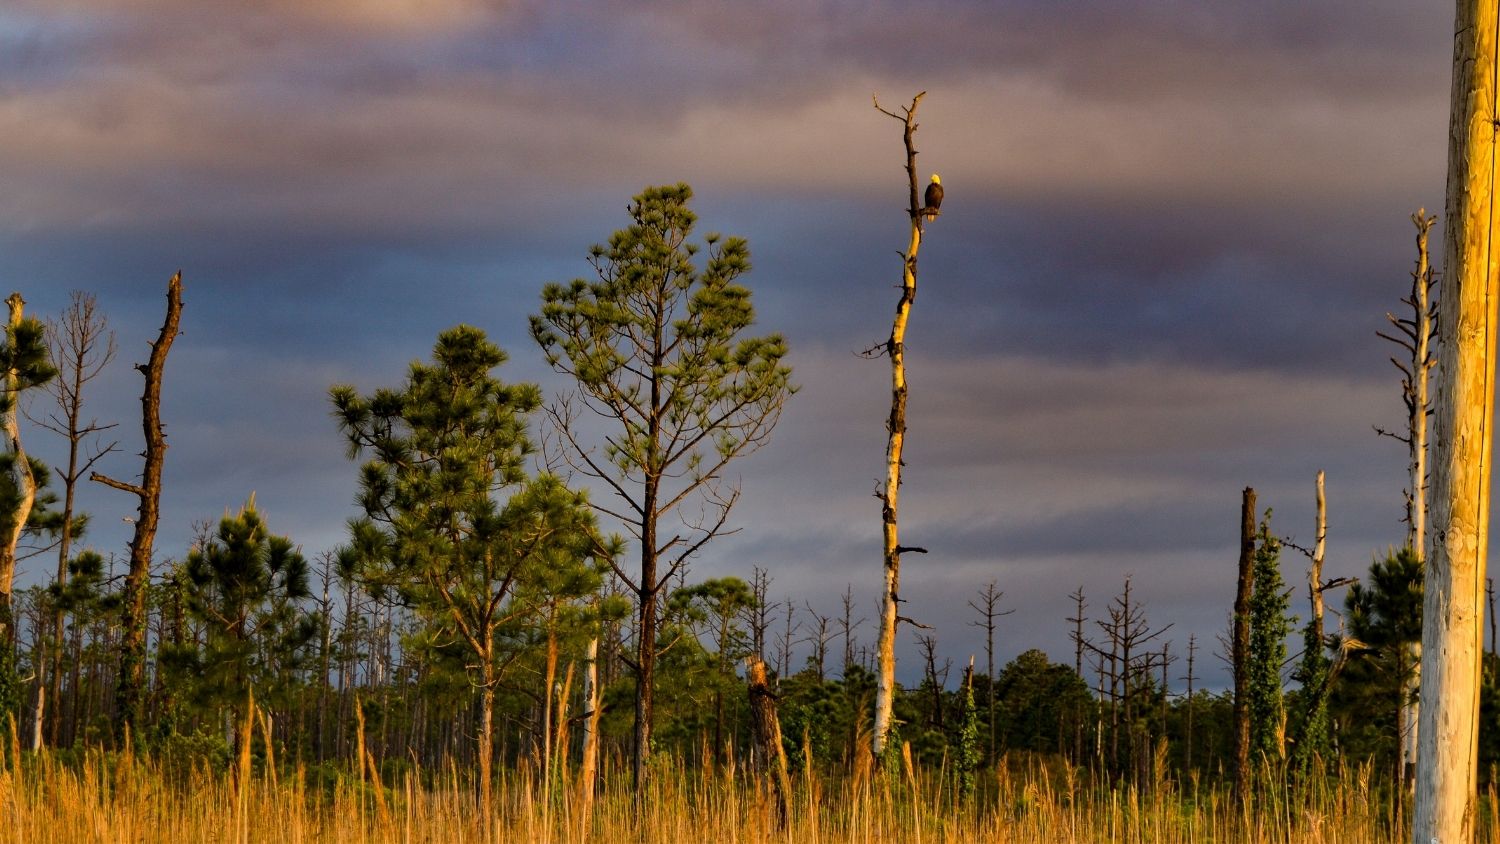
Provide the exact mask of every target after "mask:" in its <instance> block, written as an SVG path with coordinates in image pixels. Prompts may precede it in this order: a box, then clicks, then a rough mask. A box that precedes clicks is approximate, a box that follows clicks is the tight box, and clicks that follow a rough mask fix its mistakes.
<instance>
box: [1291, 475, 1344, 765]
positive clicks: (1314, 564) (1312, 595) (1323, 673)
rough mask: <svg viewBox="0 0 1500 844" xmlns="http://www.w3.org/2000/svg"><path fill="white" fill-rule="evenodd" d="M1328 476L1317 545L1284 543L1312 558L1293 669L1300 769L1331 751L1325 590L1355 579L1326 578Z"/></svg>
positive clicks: (1320, 489) (1320, 494)
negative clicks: (1298, 660)
mask: <svg viewBox="0 0 1500 844" xmlns="http://www.w3.org/2000/svg"><path fill="white" fill-rule="evenodd" d="M1323 480H1324V476H1323V473H1322V472H1321V471H1320V472H1318V476H1317V482H1316V488H1317V495H1316V506H1317V524H1316V528H1315V532H1314V536H1313V547H1312V548H1303V547H1301V546H1300V545H1298V544H1296V543H1295V542H1292V541H1291V540H1288V539H1282V540H1281V544H1282V545H1284V546H1286V547H1287V548H1291V549H1292V550H1294V551H1297V552H1298V553H1300V554H1302V555H1303V556H1305V557H1307V559H1308V567H1307V602H1308V608H1309V610H1310V611H1311V615H1310V618H1309V619H1308V622H1307V626H1306V627H1305V628H1303V637H1302V660H1301V664H1300V665H1299V666H1298V668H1297V669H1296V670H1295V671H1294V672H1293V673H1294V676H1295V677H1297V679H1298V680H1299V682H1301V684H1302V694H1301V696H1300V698H1299V702H1300V707H1301V709H1300V722H1301V723H1300V734H1299V735H1298V737H1297V744H1296V747H1295V748H1293V753H1292V757H1293V762H1294V764H1295V765H1296V766H1297V767H1298V768H1300V769H1308V767H1309V766H1311V765H1312V764H1313V762H1314V758H1315V757H1326V756H1327V755H1328V754H1329V752H1330V751H1331V748H1330V745H1329V741H1330V735H1329V723H1328V692H1329V689H1330V688H1331V685H1332V677H1333V673H1332V664H1331V662H1330V660H1329V659H1328V656H1327V654H1325V653H1324V649H1325V647H1326V643H1327V641H1328V639H1327V635H1326V634H1325V632H1324V621H1323V619H1324V615H1325V611H1324V605H1323V601H1324V599H1323V593H1325V592H1327V591H1329V590H1330V589H1336V588H1338V587H1340V586H1348V585H1349V584H1351V583H1353V582H1355V578H1352V577H1341V578H1335V579H1334V580H1329V581H1325V580H1323V560H1324V557H1325V556H1326V554H1327V548H1328V498H1327V495H1326V494H1325V491H1324V483H1323Z"/></svg>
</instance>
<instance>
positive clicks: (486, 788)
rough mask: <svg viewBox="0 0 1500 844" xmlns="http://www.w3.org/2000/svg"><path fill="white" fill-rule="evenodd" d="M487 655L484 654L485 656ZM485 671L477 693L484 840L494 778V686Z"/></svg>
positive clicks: (490, 820) (490, 814)
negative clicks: (481, 684)
mask: <svg viewBox="0 0 1500 844" xmlns="http://www.w3.org/2000/svg"><path fill="white" fill-rule="evenodd" d="M487 656H488V655H486V657H487ZM489 673H490V672H488V671H486V672H485V675H486V676H485V683H484V690H483V691H481V692H480V695H479V747H478V748H477V750H478V753H479V812H480V816H481V818H482V819H483V823H484V825H485V830H486V835H485V836H484V838H485V840H488V839H489V836H488V830H489V829H490V825H491V824H493V823H494V822H495V816H494V813H493V807H492V805H491V803H490V799H491V796H492V795H493V793H494V788H495V780H494V776H493V769H494V762H495V686H494V682H493V680H492V679H491V678H490V677H489Z"/></svg>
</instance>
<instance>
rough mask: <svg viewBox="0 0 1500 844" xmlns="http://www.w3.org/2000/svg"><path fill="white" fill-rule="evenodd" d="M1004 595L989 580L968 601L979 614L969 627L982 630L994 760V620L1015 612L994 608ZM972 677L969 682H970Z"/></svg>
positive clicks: (995, 745)
mask: <svg viewBox="0 0 1500 844" xmlns="http://www.w3.org/2000/svg"><path fill="white" fill-rule="evenodd" d="M1004 597H1005V593H1004V592H1002V591H1000V590H998V589H996V588H995V581H993V580H991V581H990V582H989V584H988V585H987V586H985V587H984V588H983V589H981V590H980V591H979V596H978V598H977V601H978V602H977V603H976V602H975V601H969V609H971V610H973V611H975V612H977V613H979V619H980V620H978V621H971V622H969V625H970V626H971V627H979V628H983V630H984V659H985V671H984V678H985V680H986V681H988V682H987V683H986V684H985V707H986V709H987V710H988V712H989V718H990V720H989V725H990V758H991V759H993V758H995V752H996V751H997V750H998V749H999V746H998V743H997V740H996V737H997V736H998V735H999V734H1000V731H999V730H998V729H997V725H996V724H995V619H997V618H1000V617H1002V616H1007V615H1010V614H1011V613H1013V612H1015V610H1005V611H1003V612H1001V611H998V610H996V609H995V607H996V606H997V605H998V604H999V603H1000V599H1001V598H1004ZM972 679H973V678H972V676H971V677H970V680H971V682H972Z"/></svg>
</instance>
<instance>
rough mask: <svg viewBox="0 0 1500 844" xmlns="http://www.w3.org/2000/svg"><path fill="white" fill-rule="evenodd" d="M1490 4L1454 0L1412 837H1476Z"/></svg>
mask: <svg viewBox="0 0 1500 844" xmlns="http://www.w3.org/2000/svg"><path fill="white" fill-rule="evenodd" d="M1497 18H1500V15H1497V9H1496V4H1495V2H1494V0H1458V3H1457V10H1456V14H1455V22H1454V38H1453V86H1452V99H1451V112H1450V117H1449V124H1448V127H1449V128H1448V133H1449V138H1448V186H1447V194H1448V195H1447V208H1446V212H1445V226H1444V228H1445V242H1444V249H1443V268H1444V271H1443V278H1442V290H1441V293H1440V295H1439V297H1438V301H1439V307H1441V308H1442V316H1440V317H1439V320H1438V324H1439V325H1440V326H1441V328H1442V332H1443V336H1444V338H1445V342H1444V343H1443V344H1442V351H1441V355H1440V366H1439V381H1438V390H1437V414H1436V415H1437V420H1436V428H1435V436H1434V441H1435V442H1436V443H1437V444H1438V451H1437V454H1436V459H1435V460H1434V461H1433V464H1434V465H1433V499H1432V525H1433V537H1432V544H1431V551H1430V553H1429V554H1428V557H1427V561H1426V566H1425V569H1426V573H1425V578H1424V583H1423V590H1424V592H1423V606H1422V613H1423V614H1422V685H1421V698H1422V700H1423V701H1424V703H1425V705H1424V706H1423V707H1422V711H1421V723H1420V728H1419V744H1418V748H1417V785H1416V811H1415V817H1414V818H1413V823H1412V840H1413V841H1414V842H1417V844H1430V842H1439V844H1457V842H1461V841H1462V842H1467V841H1471V840H1472V839H1473V835H1474V830H1475V802H1474V798H1475V794H1476V791H1477V779H1478V777H1477V775H1478V739H1479V729H1478V723H1479V677H1480V660H1481V658H1482V645H1483V642H1482V635H1483V634H1482V626H1481V625H1482V621H1483V616H1484V609H1483V607H1484V604H1483V600H1484V571H1485V563H1486V560H1487V557H1488V553H1489V548H1488V545H1489V505H1490V501H1489V498H1490V460H1491V442H1492V436H1493V430H1492V425H1493V419H1492V417H1491V414H1492V413H1493V409H1494V406H1495V385H1494V376H1495V320H1496V314H1495V307H1496V303H1497V301H1500V289H1497V285H1496V272H1495V262H1496V260H1497V256H1496V255H1495V254H1494V252H1493V250H1492V244H1493V241H1494V236H1495V226H1496V217H1495V209H1494V180H1495V167H1496V163H1495V152H1496V150H1495V132H1496V123H1495V105H1496V100H1495V97H1496V80H1495V74H1496V40H1497V39H1496V36H1497V33H1496V27H1497V25H1500V20H1497Z"/></svg>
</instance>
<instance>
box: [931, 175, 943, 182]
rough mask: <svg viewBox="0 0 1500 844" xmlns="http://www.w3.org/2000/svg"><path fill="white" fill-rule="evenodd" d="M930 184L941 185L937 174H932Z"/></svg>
mask: <svg viewBox="0 0 1500 844" xmlns="http://www.w3.org/2000/svg"><path fill="white" fill-rule="evenodd" d="M932 183H933V184H934V185H941V184H942V183H943V180H942V179H939V178H938V174H936V173H933V174H932Z"/></svg>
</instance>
